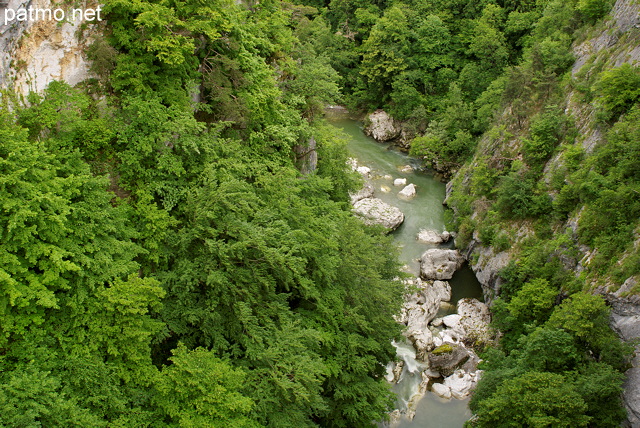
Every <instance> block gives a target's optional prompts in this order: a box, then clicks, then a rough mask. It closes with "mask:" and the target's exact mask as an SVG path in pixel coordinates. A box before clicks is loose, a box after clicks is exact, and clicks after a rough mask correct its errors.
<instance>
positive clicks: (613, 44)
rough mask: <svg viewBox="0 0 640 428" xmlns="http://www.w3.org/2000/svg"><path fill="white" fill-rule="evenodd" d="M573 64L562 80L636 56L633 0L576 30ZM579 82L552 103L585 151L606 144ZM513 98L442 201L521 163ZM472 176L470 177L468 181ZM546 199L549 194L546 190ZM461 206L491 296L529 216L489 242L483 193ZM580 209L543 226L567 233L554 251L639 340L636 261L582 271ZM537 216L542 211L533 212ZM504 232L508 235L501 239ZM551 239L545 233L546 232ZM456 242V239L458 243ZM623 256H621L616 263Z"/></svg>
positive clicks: (635, 403)
mask: <svg viewBox="0 0 640 428" xmlns="http://www.w3.org/2000/svg"><path fill="white" fill-rule="evenodd" d="M573 54H574V57H575V63H574V64H573V66H572V68H571V70H570V73H568V76H567V78H569V77H571V78H572V81H574V82H580V81H588V80H589V79H591V78H592V77H593V76H595V75H596V74H597V73H598V72H602V71H603V70H609V69H612V68H614V67H619V66H620V65H621V64H623V63H629V64H632V65H635V64H636V63H637V62H638V61H640V4H639V3H638V2H636V1H634V0H618V1H617V2H616V3H615V5H614V7H613V9H612V10H611V12H610V14H609V18H608V19H606V20H605V21H604V22H603V23H599V24H597V25H595V26H593V27H591V28H587V29H586V30H584V33H583V34H582V35H579V36H578V40H577V41H576V42H575V43H574V45H573ZM577 88H579V84H565V85H564V86H562V90H563V91H564V92H563V94H564V101H563V104H562V105H560V106H558V107H559V110H560V109H563V110H564V114H565V116H566V117H568V118H569V119H570V121H571V122H572V125H573V126H574V127H575V133H576V135H577V137H576V138H575V139H574V142H573V145H575V146H577V147H581V148H582V149H583V150H584V152H585V153H586V154H590V153H592V152H593V150H594V149H595V148H596V147H598V146H600V145H605V144H607V141H606V137H605V134H604V132H603V125H602V121H601V120H600V121H599V120H598V119H597V114H598V111H597V106H596V103H594V102H593V100H590V99H588V98H586V97H585V96H584V93H583V92H581V91H580V90H579V89H577ZM519 102H520V100H514V101H513V102H511V103H509V104H508V105H507V106H506V107H505V108H504V110H503V111H502V112H501V114H500V116H499V118H498V119H497V123H498V125H497V126H496V127H494V129H493V130H492V131H491V132H488V133H487V134H485V135H484V136H483V138H482V139H481V141H480V142H479V144H478V147H477V150H476V153H475V156H474V158H473V160H472V161H471V162H468V163H467V164H466V165H465V166H464V167H463V168H461V170H460V171H459V172H458V173H457V174H456V176H455V177H454V178H453V180H452V182H451V183H450V184H449V186H447V200H446V203H447V204H449V205H450V206H452V207H453V208H454V210H457V209H460V207H459V206H456V203H455V201H453V203H452V201H451V199H452V197H453V199H455V196H452V195H454V194H455V193H456V192H460V191H462V190H461V189H464V188H467V189H468V188H469V187H470V186H472V185H476V186H478V185H480V184H482V183H480V184H478V178H477V176H474V175H477V171H478V169H479V168H480V169H481V168H489V169H492V168H504V165H505V162H522V161H523V141H524V140H525V139H526V138H527V137H528V134H527V130H528V125H529V124H528V121H529V120H530V117H531V115H528V116H526V117H524V116H523V117H521V118H519V119H514V117H516V116H517V115H518V114H521V112H518V108H520V105H519V104H518V103H519ZM531 105H532V107H529V108H530V110H529V113H531V112H532V111H533V112H535V109H536V108H539V106H537V107H536V106H535V103H531ZM567 150H570V147H561V148H559V149H557V150H556V151H555V152H554V155H553V156H551V158H550V159H549V160H548V161H547V162H546V164H545V165H544V168H543V172H542V178H541V180H543V181H544V182H546V183H549V182H551V180H553V179H554V176H558V175H561V171H563V168H564V165H563V163H564V162H565V159H566V155H565V152H566V151H567ZM474 180H475V181H474ZM550 197H551V199H554V198H555V197H557V194H555V193H553V191H552V192H551V193H550ZM469 205H470V206H469V207H468V208H467V209H468V210H470V212H471V214H470V215H468V218H469V219H470V222H469V223H468V224H471V225H473V226H471V230H469V231H467V239H466V240H462V241H464V242H462V246H463V247H464V248H463V249H462V250H461V251H462V252H463V254H464V255H465V257H466V258H467V259H468V260H469V261H470V264H471V266H472V268H473V270H474V272H475V273H476V276H477V277H478V280H479V281H480V282H481V284H482V286H483V289H484V293H485V296H486V299H487V300H488V301H491V300H492V299H493V298H494V297H495V296H496V295H497V293H498V292H499V290H500V286H501V285H502V282H503V280H502V278H501V277H500V274H499V273H500V271H501V270H502V269H504V268H505V267H506V266H507V265H508V264H509V261H511V260H514V261H515V260H517V259H518V258H519V257H520V251H521V249H522V247H523V245H522V244H524V243H525V241H526V240H528V239H530V238H532V237H534V236H535V235H536V231H535V230H534V227H533V225H532V222H531V221H529V220H514V221H511V222H504V223H501V224H500V228H501V230H499V231H496V230H491V234H489V233H487V232H486V228H485V233H484V235H485V236H488V235H491V237H492V238H493V241H494V242H488V241H489V239H486V238H484V237H483V233H481V232H482V228H483V221H484V219H485V218H486V216H487V213H488V211H489V210H490V209H491V208H490V207H491V205H490V202H489V201H487V200H484V199H480V200H475V201H473V203H472V204H469ZM583 211H584V210H583V209H582V210H581V209H576V210H575V211H574V212H573V214H572V215H570V216H569V219H568V220H567V221H565V222H563V223H561V224H555V225H554V226H553V229H552V230H551V234H552V236H556V235H559V234H565V233H566V234H567V236H569V237H570V239H571V240H572V241H573V243H570V244H571V245H572V246H573V250H572V251H571V252H569V251H567V252H566V253H564V254H560V255H559V258H560V260H561V262H562V265H563V266H564V268H565V269H566V270H569V271H574V272H575V273H576V275H580V274H581V273H584V274H586V275H584V274H583V275H582V277H583V278H586V279H587V282H588V285H589V286H590V288H591V290H592V292H594V293H599V294H602V295H603V296H604V297H605V298H606V300H607V301H608V302H609V304H610V305H611V308H612V313H613V314H612V320H611V324H612V327H613V328H614V330H616V331H617V332H618V333H619V335H620V337H622V338H623V339H625V340H629V341H631V340H636V339H640V299H638V297H637V296H634V294H635V293H636V292H637V289H638V287H637V283H638V281H639V279H640V267H638V269H636V273H635V274H633V275H631V276H630V277H628V278H626V279H624V280H623V281H622V282H620V281H619V280H618V281H616V280H614V279H612V278H610V277H609V276H608V275H607V274H604V275H603V274H601V273H592V272H589V264H590V262H591V260H592V259H593V257H594V256H595V255H596V254H597V252H598V248H589V247H588V246H586V245H584V244H581V243H580V242H579V240H578V233H577V230H578V223H579V220H580V217H581V215H582V212H583ZM540 215H545V214H540ZM635 227H636V229H635V243H634V245H632V247H633V248H634V250H632V251H636V252H637V250H638V248H639V247H640V222H637V223H636V224H635ZM498 234H503V235H504V238H505V242H508V243H509V244H508V245H496V244H495V242H497V241H498V239H496V236H497V235H498ZM507 238H508V240H507ZM549 239H551V238H549ZM458 243H459V244H460V243H461V242H460V240H459V241H458ZM629 256H630V255H629V254H627V253H625V254H622V256H621V257H620V260H618V264H620V263H622V262H623V261H624V260H625V259H626V258H627V257H629ZM636 355H640V347H638V348H636ZM633 366H634V367H633V368H632V369H631V370H629V372H628V373H627V376H628V380H627V382H626V384H625V404H626V406H627V409H628V413H629V421H628V422H629V423H630V424H631V426H640V382H638V379H640V358H639V357H636V358H635V359H634V362H633Z"/></svg>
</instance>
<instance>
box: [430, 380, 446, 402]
mask: <svg viewBox="0 0 640 428" xmlns="http://www.w3.org/2000/svg"><path fill="white" fill-rule="evenodd" d="M431 392H433V393H434V394H436V395H437V396H439V397H442V398H451V388H449V387H448V386H447V385H445V384H443V383H434V384H433V385H431Z"/></svg>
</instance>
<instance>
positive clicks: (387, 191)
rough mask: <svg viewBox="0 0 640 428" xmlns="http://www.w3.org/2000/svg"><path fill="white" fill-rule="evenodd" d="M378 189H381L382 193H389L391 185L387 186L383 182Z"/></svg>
mask: <svg viewBox="0 0 640 428" xmlns="http://www.w3.org/2000/svg"><path fill="white" fill-rule="evenodd" d="M380 191H381V192H382V193H389V192H390V191H391V187H389V186H387V185H385V184H383V185H382V186H380Z"/></svg>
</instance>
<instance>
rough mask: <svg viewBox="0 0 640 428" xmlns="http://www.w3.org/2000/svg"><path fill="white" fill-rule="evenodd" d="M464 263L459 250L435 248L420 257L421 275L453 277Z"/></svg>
mask: <svg viewBox="0 0 640 428" xmlns="http://www.w3.org/2000/svg"><path fill="white" fill-rule="evenodd" d="M463 263H464V258H463V257H462V256H461V255H460V253H459V252H458V251H457V250H445V249H440V248H433V249H431V250H427V251H425V252H424V253H423V254H422V257H420V275H421V276H422V278H424V279H451V277H452V276H453V274H454V273H455V271H457V270H458V269H460V267H461V266H462V264H463Z"/></svg>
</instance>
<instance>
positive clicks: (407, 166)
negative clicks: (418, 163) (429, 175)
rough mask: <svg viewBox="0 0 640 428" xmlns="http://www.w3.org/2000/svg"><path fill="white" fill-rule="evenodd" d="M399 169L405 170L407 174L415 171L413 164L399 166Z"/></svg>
mask: <svg viewBox="0 0 640 428" xmlns="http://www.w3.org/2000/svg"><path fill="white" fill-rule="evenodd" d="M398 171H400V172H404V173H405V174H409V173H411V172H413V167H412V166H411V165H402V166H399V167H398Z"/></svg>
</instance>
